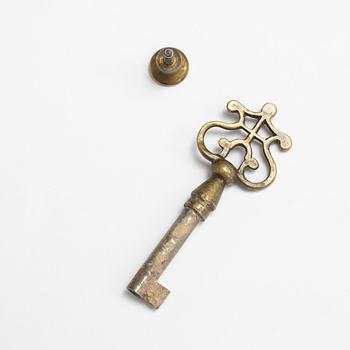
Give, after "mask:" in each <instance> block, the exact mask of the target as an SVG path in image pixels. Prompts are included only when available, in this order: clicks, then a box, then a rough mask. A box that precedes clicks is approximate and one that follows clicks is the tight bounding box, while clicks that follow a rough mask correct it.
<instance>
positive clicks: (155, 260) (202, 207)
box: [128, 100, 292, 308]
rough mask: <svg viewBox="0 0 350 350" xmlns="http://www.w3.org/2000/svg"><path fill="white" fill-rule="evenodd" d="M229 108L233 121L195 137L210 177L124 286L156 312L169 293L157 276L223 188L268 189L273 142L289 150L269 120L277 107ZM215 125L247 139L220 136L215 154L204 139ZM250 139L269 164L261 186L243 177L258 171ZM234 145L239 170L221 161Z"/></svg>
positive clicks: (210, 125) (232, 104)
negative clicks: (251, 122) (240, 153)
mask: <svg viewBox="0 0 350 350" xmlns="http://www.w3.org/2000/svg"><path fill="white" fill-rule="evenodd" d="M227 109H228V110H229V111H230V112H232V113H236V114H238V121H237V122H233V123H224V122H220V121H213V122H209V123H207V124H205V125H204V126H203V127H202V128H201V129H200V130H199V133H198V136H197V145H198V148H199V151H200V152H201V154H202V155H203V156H204V157H205V158H206V159H207V160H209V161H210V162H212V173H213V174H212V176H211V177H210V178H209V179H208V180H207V181H205V182H204V183H202V184H201V185H200V186H199V187H197V188H196V189H195V190H194V191H193V192H192V194H191V197H190V199H189V200H188V201H187V202H186V203H185V208H184V210H183V211H182V213H181V214H180V216H179V217H178V219H177V220H176V221H175V222H174V224H173V225H172V226H171V228H170V229H169V231H168V232H167V233H166V234H165V236H164V238H163V239H162V240H161V241H160V242H159V244H158V245H157V247H156V248H155V250H154V251H153V252H152V254H151V255H150V256H149V258H148V259H147V260H146V262H145V263H144V264H143V265H142V267H141V268H140V270H139V271H138V272H137V274H136V275H135V277H134V278H133V279H132V281H131V282H130V283H129V285H128V290H129V291H130V292H131V293H133V294H135V295H136V296H138V297H140V298H141V299H143V300H144V301H146V302H147V303H149V304H150V305H152V306H153V307H154V308H158V307H159V306H160V305H161V304H162V303H163V301H164V300H165V298H166V297H167V296H168V294H169V293H170V291H169V290H168V289H167V288H165V287H163V286H162V285H161V284H159V283H158V278H159V277H160V275H161V274H162V273H163V271H164V270H165V268H166V267H167V266H168V264H169V263H170V261H171V260H172V259H173V257H174V256H175V255H176V253H177V252H178V251H179V249H180V248H181V246H182V244H183V243H184V242H185V240H186V239H187V237H188V236H189V235H190V234H191V232H192V231H193V230H194V228H195V227H196V226H197V224H198V223H199V222H200V221H204V220H205V219H206V218H207V216H208V215H209V213H210V212H211V211H213V210H214V209H215V208H216V206H217V204H218V202H219V200H220V197H221V194H222V191H223V189H224V187H225V185H229V184H232V183H234V182H235V181H237V180H239V181H241V182H242V183H243V184H244V185H245V186H247V187H249V188H252V189H260V188H264V187H266V186H268V185H270V184H271V183H272V182H273V181H274V179H275V177H276V172H277V168H276V164H275V162H274V160H273V158H272V155H271V152H270V145H271V144H272V143H273V142H278V144H279V146H280V148H281V149H282V150H288V149H290V148H291V146H292V141H291V139H290V137H289V136H287V135H286V134H284V133H282V132H281V131H279V130H278V129H276V128H275V127H274V126H273V124H272V122H271V120H272V118H273V117H274V116H275V114H276V113H277V108H276V106H275V105H274V104H272V103H266V104H265V105H264V106H263V107H262V109H261V111H260V112H252V111H249V110H248V109H246V108H245V107H244V106H243V105H242V104H241V103H239V102H238V101H234V100H232V101H230V102H229V103H228V104H227ZM247 116H248V117H250V118H253V119H255V120H256V124H255V126H254V127H253V128H249V127H248V126H247V125H246V123H245V121H246V117H247ZM263 126H264V127H267V128H268V129H269V131H270V132H271V136H269V137H267V138H264V137H262V136H261V135H259V133H258V132H259V129H260V128H261V127H263ZM214 127H218V128H222V129H225V130H237V129H242V130H244V131H245V132H246V133H247V136H246V138H240V139H234V140H231V141H230V140H228V139H226V138H221V139H220V140H219V142H218V144H219V146H220V148H221V152H220V153H213V152H211V151H210V150H209V149H208V148H207V147H206V145H205V142H204V138H205V135H206V133H207V131H208V130H209V129H211V128H214ZM254 139H255V140H258V141H259V142H260V144H261V145H262V149H263V153H264V155H265V158H266V161H267V164H268V166H269V173H268V176H267V177H266V178H265V179H264V180H263V181H260V182H252V181H250V180H248V179H247V178H246V176H245V171H246V170H247V168H250V169H253V170H255V169H257V168H258V167H259V163H258V161H257V160H256V159H255V158H254V157H253V152H252V146H251V143H252V141H253V140H254ZM237 146H241V147H243V148H244V149H245V157H244V160H243V162H242V163H241V164H240V165H239V166H238V168H236V167H235V166H234V165H233V164H232V163H230V162H229V161H227V160H225V158H226V157H227V155H228V154H229V153H230V151H231V150H232V149H234V148H235V147H237Z"/></svg>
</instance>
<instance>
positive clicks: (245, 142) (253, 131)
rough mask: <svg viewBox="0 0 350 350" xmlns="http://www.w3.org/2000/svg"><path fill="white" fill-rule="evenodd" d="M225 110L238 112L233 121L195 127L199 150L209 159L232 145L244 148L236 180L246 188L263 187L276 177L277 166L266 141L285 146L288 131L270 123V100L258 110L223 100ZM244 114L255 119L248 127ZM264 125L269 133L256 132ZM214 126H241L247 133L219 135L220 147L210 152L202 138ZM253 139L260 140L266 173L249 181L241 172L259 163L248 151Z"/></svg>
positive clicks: (288, 141) (223, 155)
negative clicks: (231, 137) (243, 135)
mask: <svg viewBox="0 0 350 350" xmlns="http://www.w3.org/2000/svg"><path fill="white" fill-rule="evenodd" d="M227 109H228V111H230V112H232V113H238V115H239V119H238V121H237V122H235V123H225V122H220V121H212V122H208V123H206V124H205V125H204V126H203V127H202V128H201V129H200V131H199V133H198V136H197V144H198V148H199V151H200V152H201V154H202V155H203V156H204V157H205V158H206V159H208V160H209V161H211V162H214V161H216V160H218V159H225V158H226V157H227V156H228V154H229V153H230V151H232V150H233V149H234V148H235V147H238V146H242V147H243V148H244V149H245V152H246V153H245V157H244V160H243V162H242V163H241V164H240V165H239V166H238V170H237V177H238V178H239V179H240V181H241V182H242V183H243V184H244V185H246V186H247V187H249V188H254V189H258V188H264V187H266V186H268V185H270V184H271V183H272V182H273V180H274V179H275V177H276V173H277V167H276V163H275V161H274V159H273V157H272V155H271V152H270V145H271V144H272V143H273V142H277V143H278V144H279V146H280V148H281V149H282V150H285V151H286V150H288V149H290V148H291V147H292V140H291V139H290V137H289V136H288V135H286V134H285V133H283V132H281V131H279V130H278V129H276V128H275V127H274V126H273V124H272V121H271V120H272V118H273V117H274V116H275V115H276V113H277V108H276V106H275V105H274V104H273V103H266V104H265V105H264V106H263V107H262V108H261V111H260V112H252V111H250V110H248V109H247V108H245V107H244V106H243V105H242V104H241V103H240V102H238V101H235V100H232V101H230V102H229V103H228V104H227ZM247 117H251V118H254V119H256V124H255V126H254V127H253V128H249V127H248V126H247V125H246V119H247ZM263 126H266V127H267V128H268V129H269V131H270V132H271V136H269V137H267V138H264V137H262V136H261V135H259V130H260V129H261V128H262V127H263ZM214 127H218V128H222V129H225V130H237V129H242V130H244V131H245V132H246V133H247V134H248V135H247V137H246V138H241V139H235V140H228V139H226V138H221V139H220V140H219V141H218V144H219V146H220V148H221V149H222V150H221V152H220V153H213V152H211V151H209V149H208V148H207V147H206V145H205V142H204V138H205V135H206V133H207V131H208V130H209V129H211V128H214ZM254 139H256V140H258V141H260V144H261V145H262V149H263V152H264V155H265V158H266V161H267V164H268V167H269V173H268V176H267V177H266V178H265V179H264V180H263V181H260V182H253V181H250V180H248V179H247V178H246V176H245V172H246V170H247V168H250V169H253V170H256V169H257V168H258V167H259V162H258V161H257V159H255V158H254V157H253V151H252V141H253V140H254Z"/></svg>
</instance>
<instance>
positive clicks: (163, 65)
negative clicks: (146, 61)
mask: <svg viewBox="0 0 350 350" xmlns="http://www.w3.org/2000/svg"><path fill="white" fill-rule="evenodd" d="M150 66H151V73H152V76H153V78H154V79H155V80H157V81H158V82H159V83H161V84H165V85H175V84H178V83H181V82H182V81H183V80H184V79H185V78H186V76H187V73H188V68H189V65H188V60H187V57H186V56H185V54H184V53H183V52H182V51H180V50H179V49H175V48H173V47H165V48H163V49H160V50H158V51H157V52H156V53H155V54H154V55H153V56H152V58H151V62H150Z"/></svg>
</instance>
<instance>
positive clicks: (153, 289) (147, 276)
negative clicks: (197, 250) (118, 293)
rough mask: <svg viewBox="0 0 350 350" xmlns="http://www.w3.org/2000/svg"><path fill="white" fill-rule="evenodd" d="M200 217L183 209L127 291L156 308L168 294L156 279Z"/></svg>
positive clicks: (190, 210) (188, 209)
mask: <svg viewBox="0 0 350 350" xmlns="http://www.w3.org/2000/svg"><path fill="white" fill-rule="evenodd" d="M200 220H201V218H200V216H199V215H198V214H197V213H196V212H195V211H194V210H192V209H190V208H185V209H184V210H183V211H182V213H181V214H180V216H179V217H178V219H177V220H176V221H175V222H174V224H173V225H172V226H171V228H170V229H169V231H168V232H167V233H166V235H165V236H164V238H163V239H162V240H161V241H160V242H159V244H158V245H157V247H156V248H155V250H154V251H153V253H152V254H151V255H150V257H149V258H148V259H147V261H146V262H145V263H144V264H143V266H142V267H141V269H140V270H139V271H138V273H137V274H136V276H135V277H134V278H133V280H132V281H131V282H130V284H129V286H128V289H129V290H130V291H131V292H132V293H133V294H135V295H137V296H138V297H140V298H141V299H143V300H145V301H146V302H147V303H149V304H151V305H152V306H153V307H155V308H158V307H159V306H160V305H161V304H162V302H163V301H164V299H165V298H166V297H167V296H168V294H169V293H170V292H169V290H168V289H167V288H165V287H163V286H162V285H161V284H159V283H158V282H157V280H158V278H159V277H160V275H161V274H162V272H163V271H164V270H165V268H166V267H167V266H168V264H169V263H170V261H171V260H172V259H173V257H174V256H175V254H176V253H177V252H178V250H179V249H180V248H181V246H182V245H183V243H184V242H185V240H186V239H187V237H188V236H189V235H190V234H191V232H192V231H193V230H194V228H195V227H196V226H197V224H198V222H199V221H200Z"/></svg>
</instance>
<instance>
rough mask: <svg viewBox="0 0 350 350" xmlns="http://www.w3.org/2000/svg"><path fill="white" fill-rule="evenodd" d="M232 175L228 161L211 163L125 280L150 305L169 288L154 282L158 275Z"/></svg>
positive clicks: (156, 303) (161, 298)
mask: <svg viewBox="0 0 350 350" xmlns="http://www.w3.org/2000/svg"><path fill="white" fill-rule="evenodd" d="M235 178H236V169H235V168H234V166H233V165H232V164H231V163H229V162H227V161H225V160H219V161H217V162H214V163H213V175H212V177H211V178H210V179H209V180H207V181H205V182H204V183H203V184H201V185H200V186H199V187H197V188H196V189H195V190H194V191H193V192H192V194H191V198H190V199H189V200H188V201H187V202H186V203H185V208H184V209H183V211H182V213H181V214H180V216H179V217H178V218H177V219H176V221H175V222H174V223H173V225H172V226H171V227H170V229H169V230H168V232H167V233H166V234H165V236H164V237H163V239H162V240H161V241H160V242H159V244H158V245H157V247H156V248H155V249H154V250H153V252H152V253H151V255H150V256H149V258H148V259H147V260H146V262H145V263H144V264H143V265H142V267H141V268H140V269H139V271H138V272H137V273H136V275H135V277H134V278H133V279H132V281H131V282H130V283H129V285H128V290H129V291H130V292H132V293H133V294H134V295H136V296H138V297H140V298H141V299H143V300H144V301H146V302H147V303H148V304H150V305H151V306H153V307H154V308H158V307H159V306H160V305H161V304H162V303H163V301H164V300H165V298H166V297H167V296H168V294H169V293H170V291H169V290H168V289H167V288H165V287H163V286H162V285H161V284H160V283H159V282H158V278H159V277H160V276H161V274H162V273H163V271H164V270H165V269H166V267H167V266H168V265H169V263H170V261H171V260H172V259H173V258H174V256H175V255H176V253H177V252H178V251H179V249H180V248H181V246H182V245H183V244H184V242H185V241H186V239H187V238H188V236H189V235H190V234H191V233H192V231H193V230H194V229H195V227H196V226H197V224H198V223H199V222H200V221H204V220H205V219H206V218H207V216H208V215H209V213H210V212H211V211H213V210H214V209H215V208H216V206H217V204H218V202H219V200H220V197H221V194H222V191H223V189H224V187H225V185H226V184H228V183H232V182H233V181H234V180H235Z"/></svg>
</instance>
